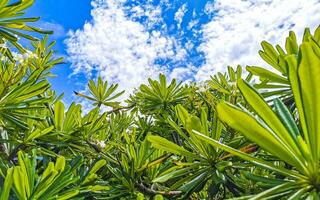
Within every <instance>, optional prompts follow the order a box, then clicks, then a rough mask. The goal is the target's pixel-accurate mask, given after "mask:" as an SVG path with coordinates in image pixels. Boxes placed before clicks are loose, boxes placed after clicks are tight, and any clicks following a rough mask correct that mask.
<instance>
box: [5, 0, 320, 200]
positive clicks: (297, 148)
mask: <svg viewBox="0 0 320 200" xmlns="http://www.w3.org/2000/svg"><path fill="white" fill-rule="evenodd" d="M32 3H33V1H31V0H29V1H28V0H22V1H18V2H17V3H13V4H12V3H11V4H9V1H1V3H0V30H1V31H0V35H1V38H2V37H5V38H6V40H10V39H11V40H10V42H11V44H12V45H13V46H16V47H17V44H18V43H17V40H16V39H14V38H13V37H10V34H15V35H18V36H20V37H24V38H27V39H30V40H31V41H32V43H31V48H30V50H28V51H27V52H28V53H27V56H26V55H22V54H24V51H25V49H26V48H23V47H21V48H18V49H20V51H21V52H20V53H22V54H19V53H17V52H11V51H14V49H10V53H8V52H9V51H7V52H6V53H5V52H4V51H2V54H1V60H0V149H1V152H0V199H1V200H7V199H21V200H25V199H156V200H162V199H227V198H230V199H234V198H235V199H276V198H278V199H319V193H320V172H319V156H320V147H319V143H320V139H319V134H318V130H319V129H320V127H319V125H318V124H319V116H320V108H319V102H320V100H319V98H320V93H319V91H318V87H319V84H320V80H319V74H320V68H319V66H320V53H319V52H320V45H319V41H320V39H319V38H320V28H318V29H316V31H315V33H314V34H311V33H310V31H309V29H306V31H305V33H304V36H303V41H302V44H301V45H298V43H297V40H296V36H295V34H294V33H293V32H290V34H289V36H288V37H287V39H286V45H285V50H284V49H282V48H281V47H280V46H279V45H277V46H276V47H275V48H274V47H273V46H272V45H271V44H269V43H267V42H265V41H264V42H262V50H261V51H260V56H261V57H262V58H263V59H264V60H265V61H266V63H267V64H269V65H270V66H271V67H272V68H273V70H269V69H266V68H262V67H258V66H247V67H246V69H247V71H248V72H249V73H247V72H245V73H243V69H242V67H241V66H237V68H232V67H230V66H229V67H228V68H227V72H225V73H217V74H216V75H212V76H211V78H210V79H209V80H208V81H205V82H203V83H201V84H198V83H189V84H184V83H177V82H176V80H175V79H173V80H171V81H170V82H168V81H167V78H166V76H165V75H163V74H160V75H159V79H158V80H153V79H148V84H142V85H141V86H140V87H139V88H137V89H136V91H135V93H133V94H131V96H130V98H129V99H128V100H126V101H125V102H127V105H124V104H123V103H121V101H120V100H119V99H118V98H119V97H120V96H121V95H122V94H123V93H124V91H121V92H117V88H118V85H117V84H116V83H111V84H108V82H107V81H105V80H103V79H102V78H101V77H99V78H98V79H97V80H96V82H95V81H92V80H90V81H89V83H88V88H87V90H88V94H87V93H85V92H83V93H80V92H75V93H76V95H77V96H79V97H80V98H83V99H81V102H85V103H87V102H86V101H88V102H90V103H92V105H93V109H91V110H89V111H86V112H85V111H84V110H83V109H82V106H81V104H79V103H75V102H66V103H64V102H63V101H62V100H61V99H62V97H63V94H61V95H57V94H56V92H55V91H54V90H52V89H51V85H50V83H49V81H48V77H54V75H53V74H51V69H52V68H53V67H55V66H56V65H58V64H60V63H62V62H63V59H62V58H57V57H55V53H54V51H53V50H52V47H53V45H54V42H49V37H48V36H45V37H44V38H43V39H41V40H35V39H34V38H33V37H32V36H29V35H27V34H25V33H24V32H23V31H28V30H32V31H38V29H35V28H32V27H30V26H28V25H26V24H25V23H27V22H33V21H36V19H37V18H23V17H21V16H22V14H23V13H22V11H23V10H25V9H26V8H27V7H29V6H31V4H32ZM5 11H6V12H5ZM9 11H10V12H9ZM1 13H2V14H1ZM10 24H11V25H10ZM16 29H19V30H16ZM13 30H14V31H18V32H17V33H15V32H12V31H13ZM40 32H41V31H40ZM19 33H20V35H19ZM21 34H25V35H21ZM1 42H2V43H1ZM0 43H1V44H3V43H4V41H0ZM1 47H2V46H1ZM18 47H19V46H18ZM2 48H3V47H2ZM2 50H3V49H2ZM12 53H13V54H14V55H16V56H10V55H11V54H12ZM246 73H247V75H245V74H246ZM254 76H258V77H259V81H258V82H257V79H255V78H254ZM110 108H111V109H110Z"/></svg>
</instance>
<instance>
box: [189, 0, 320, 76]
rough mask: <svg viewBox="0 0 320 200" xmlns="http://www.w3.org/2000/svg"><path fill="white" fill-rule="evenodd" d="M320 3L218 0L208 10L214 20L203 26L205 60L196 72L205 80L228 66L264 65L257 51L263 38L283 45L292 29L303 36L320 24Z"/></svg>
mask: <svg viewBox="0 0 320 200" xmlns="http://www.w3.org/2000/svg"><path fill="white" fill-rule="evenodd" d="M319 10H320V3H319V1H316V0H295V1H292V0H259V1H256V0H216V1H215V2H214V4H207V6H206V12H213V11H215V12H216V13H215V16H214V17H213V20H212V21H211V22H209V23H208V24H206V25H203V43H202V45H201V46H200V47H199V49H198V50H199V51H202V52H203V53H204V54H205V57H206V63H205V64H204V66H202V67H201V68H200V69H199V71H198V72H197V74H196V75H195V78H196V80H204V79H206V78H207V77H208V76H209V75H211V74H214V73H215V72H217V71H222V70H225V69H226V66H227V65H232V66H235V65H237V64H241V65H255V64H259V65H264V66H266V64H264V62H263V61H262V59H260V58H259V55H258V51H259V49H260V42H261V41H262V40H266V41H269V42H271V43H273V44H281V45H283V44H284V41H285V37H286V36H287V34H288V32H289V30H294V31H295V32H296V33H297V35H299V36H300V37H301V35H302V34H303V31H304V28H305V27H310V28H312V29H314V28H315V27H317V26H318V25H319V23H320V12H319Z"/></svg>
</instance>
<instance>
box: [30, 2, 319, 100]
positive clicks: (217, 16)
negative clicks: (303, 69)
mask: <svg viewBox="0 0 320 200" xmlns="http://www.w3.org/2000/svg"><path fill="white" fill-rule="evenodd" d="M319 10H320V1H319V0H294V1H293V0H208V1H205V0H36V1H35V4H34V6H33V7H32V8H30V9H29V10H28V12H27V14H28V15H30V16H40V17H41V20H40V22H38V26H40V27H42V28H47V29H52V30H54V31H55V33H54V35H52V36H51V39H52V40H56V41H57V45H56V47H55V50H57V55H61V56H64V57H65V64H63V65H60V66H57V67H56V68H55V69H54V70H53V72H54V73H55V74H57V75H58V77H57V78H54V79H51V80H50V81H51V83H52V85H53V88H54V89H56V90H57V91H58V92H59V93H61V92H64V93H65V98H64V100H65V101H67V102H70V101H73V100H75V97H74V96H73V94H72V91H74V90H75V91H84V92H86V91H87V89H86V83H87V80H89V79H96V78H97V77H98V76H101V77H102V78H103V79H104V80H108V81H109V82H112V83H118V84H119V90H122V89H124V90H126V91H127V92H126V95H125V96H124V97H127V96H128V95H129V94H130V93H131V92H132V91H133V90H134V88H137V87H139V85H140V84H141V83H145V82H146V81H147V78H148V77H151V78H157V77H158V75H159V73H164V74H166V75H167V77H168V78H169V79H172V78H176V79H178V80H179V81H186V82H188V81H197V82H201V81H204V80H206V79H208V78H209V77H210V75H214V74H215V73H217V72H218V71H222V72H223V71H225V70H226V68H227V66H228V65H230V66H237V65H238V64H240V65H242V66H246V65H258V66H262V67H268V66H267V65H266V64H265V63H264V62H263V61H262V59H261V58H260V57H259V55H258V51H259V50H260V42H261V41H263V40H266V41H268V42H270V43H272V44H280V45H283V44H284V41H285V37H286V36H287V35H288V32H289V30H294V31H295V32H296V33H297V35H298V38H301V36H302V34H303V31H304V28H305V27H310V28H311V30H312V31H313V30H314V29H315V28H316V27H317V26H318V25H319V22H320V12H319Z"/></svg>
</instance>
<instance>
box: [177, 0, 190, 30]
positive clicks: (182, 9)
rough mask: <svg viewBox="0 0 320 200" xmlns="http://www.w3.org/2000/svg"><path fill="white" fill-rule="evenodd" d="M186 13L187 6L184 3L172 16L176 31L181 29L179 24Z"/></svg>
mask: <svg viewBox="0 0 320 200" xmlns="http://www.w3.org/2000/svg"><path fill="white" fill-rule="evenodd" d="M187 11H188V9H187V4H186V3H185V4H183V5H182V6H181V7H180V8H179V9H178V10H177V12H176V13H175V14H174V20H175V21H176V22H177V26H178V29H180V28H181V23H182V21H183V17H184V15H185V14H186V12H187Z"/></svg>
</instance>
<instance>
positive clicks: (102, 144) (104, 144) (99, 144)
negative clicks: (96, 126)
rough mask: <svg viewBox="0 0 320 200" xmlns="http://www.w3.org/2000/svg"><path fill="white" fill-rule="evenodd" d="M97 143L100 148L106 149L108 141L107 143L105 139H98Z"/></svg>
mask: <svg viewBox="0 0 320 200" xmlns="http://www.w3.org/2000/svg"><path fill="white" fill-rule="evenodd" d="M97 145H98V146H99V147H100V148H102V149H104V148H105V147H106V143H105V142H104V141H103V140H101V141H98V142H97Z"/></svg>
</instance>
